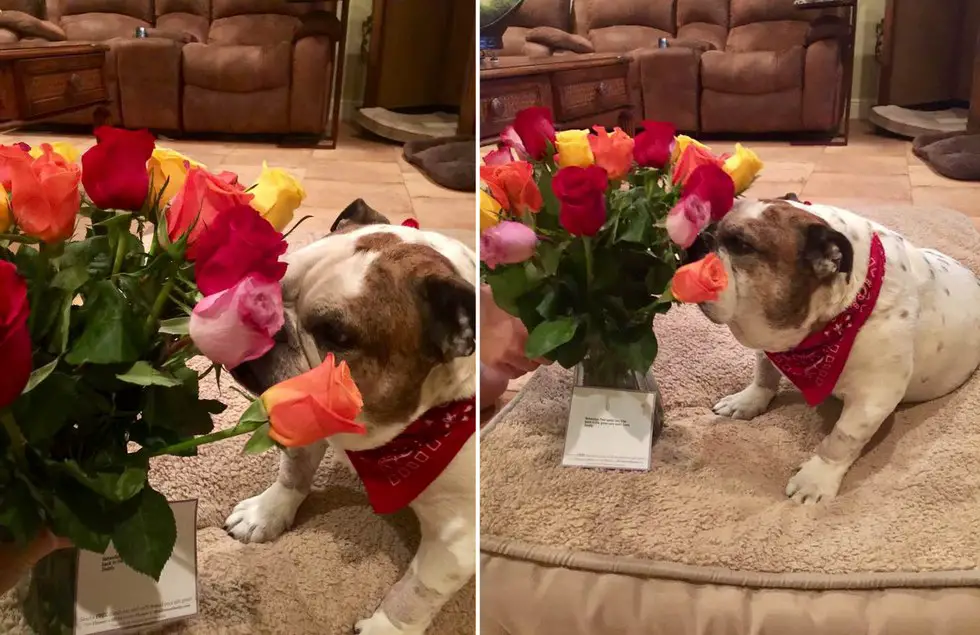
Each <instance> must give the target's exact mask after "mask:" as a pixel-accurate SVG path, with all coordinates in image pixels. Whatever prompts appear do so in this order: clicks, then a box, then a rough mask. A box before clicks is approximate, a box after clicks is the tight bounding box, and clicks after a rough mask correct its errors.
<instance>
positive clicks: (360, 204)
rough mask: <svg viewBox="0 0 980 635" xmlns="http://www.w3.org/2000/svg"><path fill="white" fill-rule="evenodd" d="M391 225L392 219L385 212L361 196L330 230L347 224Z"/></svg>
mask: <svg viewBox="0 0 980 635" xmlns="http://www.w3.org/2000/svg"><path fill="white" fill-rule="evenodd" d="M348 224H350V225H390V224H391V221H390V220H388V219H387V217H385V215H384V214H382V213H381V212H379V211H377V210H375V209H374V208H373V207H371V206H370V205H368V204H367V203H365V202H364V199H363V198H359V199H357V200H356V201H354V202H353V203H351V204H350V205H348V206H347V207H346V208H344V211H342V212H341V213H340V215H339V216H337V220H335V221H334V222H333V225H331V226H330V231H331V232H335V231H337V230H338V229H341V228H342V227H344V226H346V225H348Z"/></svg>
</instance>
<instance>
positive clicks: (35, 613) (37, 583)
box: [18, 549, 78, 635]
mask: <svg viewBox="0 0 980 635" xmlns="http://www.w3.org/2000/svg"><path fill="white" fill-rule="evenodd" d="M77 566H78V550H77V549H59V550H58V551H55V552H52V553H51V554H49V555H47V556H46V557H44V558H43V559H42V560H40V561H39V562H38V563H37V564H36V565H34V568H33V569H31V571H30V573H29V574H28V575H27V576H25V578H24V580H22V581H21V584H20V585H19V587H18V593H19V596H20V598H19V599H20V605H21V610H22V611H23V613H24V619H25V621H26V622H27V625H28V626H30V628H31V630H32V631H33V632H34V633H36V634H37V635H71V634H72V632H73V631H74V625H75V577H76V569H77Z"/></svg>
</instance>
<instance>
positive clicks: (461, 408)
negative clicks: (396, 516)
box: [347, 397, 476, 514]
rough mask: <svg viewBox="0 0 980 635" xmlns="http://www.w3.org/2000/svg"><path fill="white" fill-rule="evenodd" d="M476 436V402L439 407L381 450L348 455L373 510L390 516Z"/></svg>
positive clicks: (419, 419) (468, 401)
mask: <svg viewBox="0 0 980 635" xmlns="http://www.w3.org/2000/svg"><path fill="white" fill-rule="evenodd" d="M474 432H476V397H470V398H469V399H464V400H463V401H453V402H450V403H447V404H443V405H441V406H436V407H435V408H433V409H432V410H429V411H428V412H426V413H425V414H423V415H422V416H421V417H419V418H418V419H416V420H415V421H413V422H412V423H411V424H409V426H408V427H407V428H405V430H404V432H402V433H401V434H399V435H398V436H397V437H395V438H394V439H392V440H391V441H389V442H388V443H386V444H384V445H382V446H381V447H379V448H372V449H370V450H362V451H360V452H351V451H348V452H347V456H348V458H350V462H351V463H352V464H353V465H354V469H355V470H356V471H357V475H358V476H360V477H361V481H363V482H364V489H366V490H367V495H368V500H370V501H371V507H373V508H374V511H376V512H377V513H379V514H390V513H392V512H396V511H398V510H399V509H402V508H403V507H405V506H407V505H408V504H409V503H411V502H412V501H413V500H415V499H416V498H417V497H418V495H419V494H421V493H422V492H423V491H424V490H425V488H427V487H428V486H429V485H431V484H432V482H433V481H435V480H436V479H437V478H438V477H439V475H440V474H442V472H443V470H445V469H446V467H447V466H448V465H449V463H450V462H451V461H452V460H453V458H455V456H456V455H457V454H459V451H460V450H461V449H462V448H463V445H464V444H465V443H466V442H467V441H468V440H469V438H470V437H471V436H473V433H474Z"/></svg>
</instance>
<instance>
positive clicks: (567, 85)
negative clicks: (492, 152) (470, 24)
mask: <svg viewBox="0 0 980 635" xmlns="http://www.w3.org/2000/svg"><path fill="white" fill-rule="evenodd" d="M628 71H629V59H628V58H626V57H623V56H620V55H615V54H590V55H557V56H554V57H545V58H528V57H503V58H500V59H499V60H497V61H496V62H493V63H491V64H490V65H488V66H486V67H484V68H481V69H480V135H481V137H482V140H483V141H488V140H492V139H494V138H496V137H497V136H498V135H499V134H500V133H501V132H502V131H503V130H504V128H506V127H507V126H508V125H510V124H511V122H512V121H513V120H514V116H515V115H516V114H517V113H518V112H519V111H521V110H523V109H525V108H530V107H532V106H545V107H548V108H550V109H551V111H552V113H554V117H555V125H556V127H558V128H591V127H592V126H594V125H600V126H606V127H609V128H612V127H613V126H619V127H620V128H623V129H624V130H625V131H626V132H627V133H629V134H633V125H634V122H633V117H634V114H633V104H632V103H631V100H630V89H629V81H628V79H627V73H628Z"/></svg>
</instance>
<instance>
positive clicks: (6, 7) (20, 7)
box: [0, 0, 45, 18]
mask: <svg viewBox="0 0 980 635" xmlns="http://www.w3.org/2000/svg"><path fill="white" fill-rule="evenodd" d="M0 10H2V11H23V12H24V13H28V14H30V15H33V16H34V17H35V18H43V17H44V16H45V7H44V0H0Z"/></svg>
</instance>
